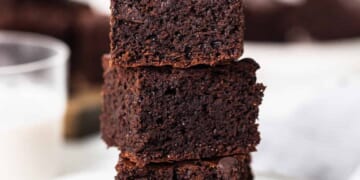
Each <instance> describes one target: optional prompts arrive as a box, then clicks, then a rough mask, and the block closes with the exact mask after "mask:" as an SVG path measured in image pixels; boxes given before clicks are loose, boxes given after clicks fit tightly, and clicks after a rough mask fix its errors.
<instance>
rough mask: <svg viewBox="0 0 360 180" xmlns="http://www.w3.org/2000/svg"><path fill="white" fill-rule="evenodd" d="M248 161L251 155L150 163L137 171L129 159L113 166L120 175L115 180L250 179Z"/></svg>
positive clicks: (250, 173)
mask: <svg viewBox="0 0 360 180" xmlns="http://www.w3.org/2000/svg"><path fill="white" fill-rule="evenodd" d="M250 161H251V158H250V155H239V156H233V157H224V158H219V159H216V160H197V161H185V162H177V163H173V164H170V163H169V164H149V165H147V166H145V167H142V168H139V167H137V166H136V164H134V163H132V162H130V161H128V160H120V162H119V163H118V165H117V166H116V170H117V171H118V173H119V174H118V175H117V177H116V178H115V180H136V179H148V180H153V179H154V180H155V179H163V180H172V179H174V180H175V179H176V180H181V179H183V180H187V179H196V180H202V179H206V180H213V179H214V180H215V179H219V180H252V179H253V175H252V172H251V168H250Z"/></svg>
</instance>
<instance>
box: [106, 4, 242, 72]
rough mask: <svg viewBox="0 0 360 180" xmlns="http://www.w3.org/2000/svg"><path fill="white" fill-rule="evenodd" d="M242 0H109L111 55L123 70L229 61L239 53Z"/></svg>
mask: <svg viewBox="0 0 360 180" xmlns="http://www.w3.org/2000/svg"><path fill="white" fill-rule="evenodd" d="M242 9H243V3H242V0H232V1H229V0H216V1H209V0H197V1H190V0H183V1H178V0H152V1H147V0H141V1H132V0H111V12H112V20H111V35H110V36H111V52H112V58H113V59H114V60H115V61H116V63H117V64H121V65H122V66H126V67H137V66H163V65H170V66H173V67H179V68H185V67H190V66H194V65H198V64H207V65H215V64H219V63H229V62H232V61H234V60H236V59H238V58H239V57H240V56H241V55H242V53H243V31H244V17H243V10H242Z"/></svg>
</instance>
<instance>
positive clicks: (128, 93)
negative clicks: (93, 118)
mask: <svg viewBox="0 0 360 180" xmlns="http://www.w3.org/2000/svg"><path fill="white" fill-rule="evenodd" d="M103 64H104V68H105V73H104V78H105V83H104V86H103V97H104V107H103V114H102V117H101V119H102V120H101V128H102V133H103V134H102V136H103V139H104V140H105V141H106V142H107V144H108V145H109V146H117V147H119V149H120V150H121V151H122V153H121V156H122V157H123V158H126V159H129V160H131V161H132V162H136V163H137V164H138V165H139V166H144V165H145V164H148V163H149V162H155V163H156V162H170V161H182V160H191V159H199V158H211V157H218V156H228V155H234V154H240V153H248V152H251V151H255V150H256V149H255V146H256V145H257V144H258V143H259V140H260V137H259V132H258V125H257V124H256V119H257V117H258V110H259V109H258V106H259V105H260V103H261V100H262V96H263V91H264V86H263V85H262V84H257V83H256V76H255V72H256V70H257V69H258V68H259V66H258V64H257V63H256V62H255V61H254V60H251V59H244V60H241V61H239V62H232V63H231V64H228V65H221V66H215V67H210V66H204V65H201V66H196V67H192V68H189V69H177V68H171V67H168V66H167V67H137V68H123V67H122V66H119V65H116V64H115V63H114V61H113V60H112V59H110V58H109V56H105V57H104V59H103Z"/></svg>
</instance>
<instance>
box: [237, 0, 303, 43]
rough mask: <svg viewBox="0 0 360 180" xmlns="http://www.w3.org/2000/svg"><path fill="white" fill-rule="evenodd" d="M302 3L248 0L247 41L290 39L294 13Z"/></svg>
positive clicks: (246, 14)
mask: <svg viewBox="0 0 360 180" xmlns="http://www.w3.org/2000/svg"><path fill="white" fill-rule="evenodd" d="M301 4H302V1H297V0H294V1H277V0H247V1H245V8H244V11H245V24H246V29H245V39H246V40H249V41H276V42H283V41H287V39H288V37H287V36H288V31H289V25H290V22H289V21H290V19H291V16H293V14H292V12H293V11H294V10H295V9H296V8H298V7H300V6H301Z"/></svg>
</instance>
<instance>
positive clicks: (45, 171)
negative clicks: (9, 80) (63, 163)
mask: <svg viewBox="0 0 360 180" xmlns="http://www.w3.org/2000/svg"><path fill="white" fill-rule="evenodd" d="M0 80H1V79H0ZM0 82H1V81H0ZM26 83H27V84H26ZM11 86H12V87H11ZM14 86H15V87H14ZM16 86H18V87H16ZM9 87H11V88H9ZM64 109H65V95H62V94H59V93H56V92H53V91H51V90H50V89H48V88H45V87H41V86H36V85H34V84H31V83H29V82H27V81H25V80H24V82H22V81H20V83H19V82H17V83H16V84H15V85H9V84H1V83H0V123H1V125H0V143H1V145H0V179H6V180H25V179H26V180H32V179H33V180H47V179H51V178H52V177H54V175H56V173H57V172H56V171H57V169H58V167H57V166H58V161H59V160H60V158H61V157H60V156H61V152H60V147H61V143H62V140H61V139H62V138H61V123H62V116H63V113H64Z"/></svg>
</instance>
